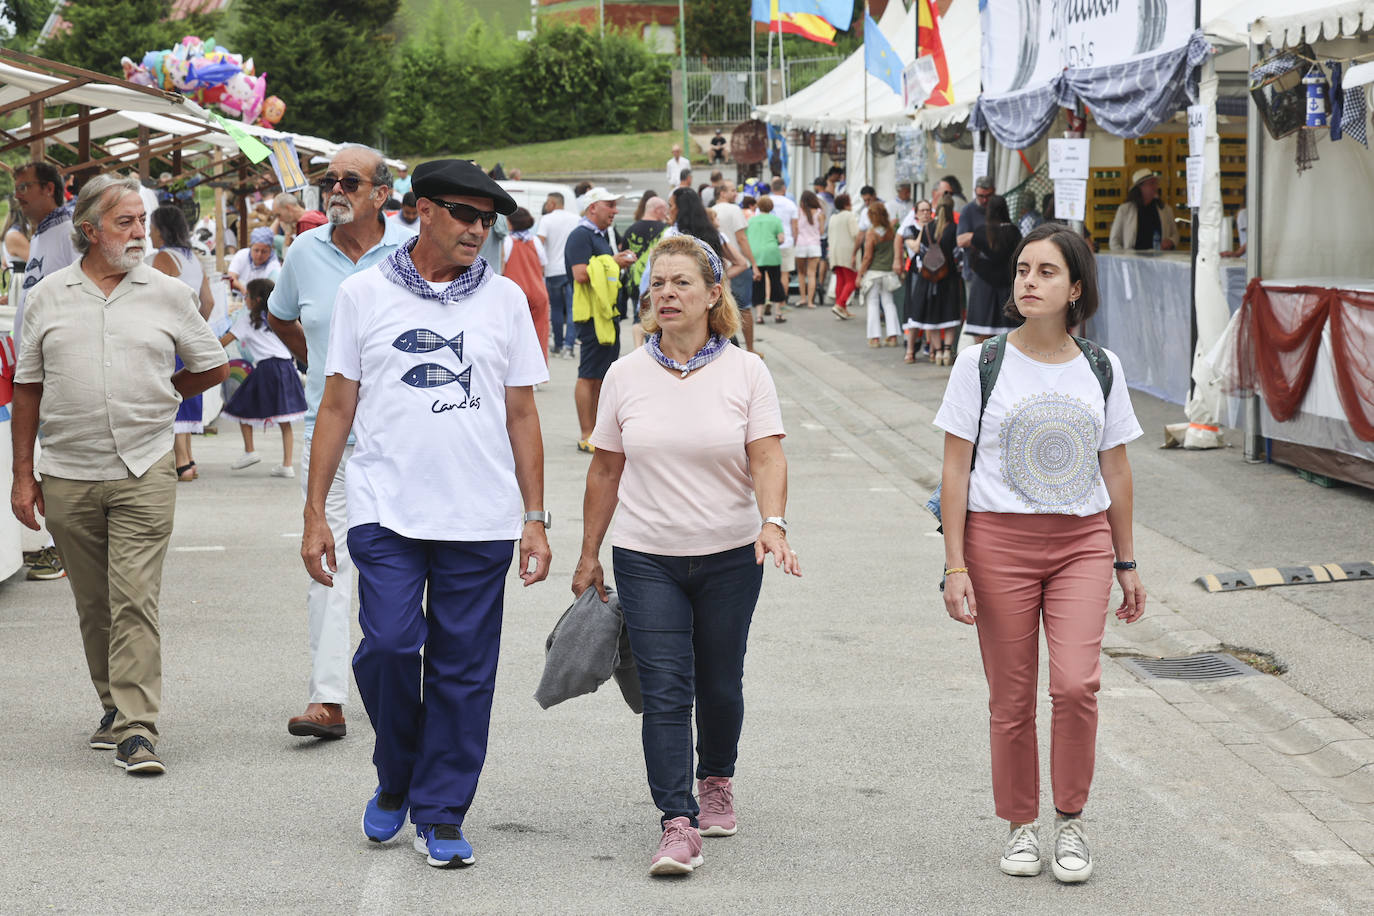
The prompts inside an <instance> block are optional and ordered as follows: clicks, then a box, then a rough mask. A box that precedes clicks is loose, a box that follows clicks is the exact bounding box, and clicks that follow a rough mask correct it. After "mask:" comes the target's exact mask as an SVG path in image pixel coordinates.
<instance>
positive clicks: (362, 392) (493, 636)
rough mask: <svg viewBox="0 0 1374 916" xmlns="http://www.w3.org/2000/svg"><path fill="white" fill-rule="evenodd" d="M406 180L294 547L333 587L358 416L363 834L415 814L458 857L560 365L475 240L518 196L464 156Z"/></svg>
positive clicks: (318, 430) (344, 367)
mask: <svg viewBox="0 0 1374 916" xmlns="http://www.w3.org/2000/svg"><path fill="white" fill-rule="evenodd" d="M411 190H412V191H413V192H414V194H415V197H416V209H417V211H418V212H419V219H420V232H419V235H418V236H416V237H415V238H413V239H411V240H409V241H407V242H405V243H404V244H403V245H402V246H401V247H399V248H398V249H397V250H396V251H395V252H394V253H393V254H392V255H391V256H390V257H388V258H387V259H385V260H384V261H382V262H381V263H379V264H378V265H377V266H376V267H374V268H371V269H369V270H366V271H362V272H360V273H357V274H355V275H353V276H352V277H349V278H348V279H347V280H345V281H344V282H343V284H342V285H341V286H340V287H339V295H338V299H337V300H336V301H335V304H334V317H333V323H332V325H331V328H330V337H329V355H328V358H327V360H326V363H325V374H326V376H327V379H326V381H325V390H324V399H323V401H322V403H321V404H320V410H319V416H318V418H317V420H316V423H315V449H316V453H315V461H316V462H318V465H319V467H320V469H321V471H322V472H323V473H322V474H320V476H319V485H318V486H317V485H316V478H315V477H313V476H312V477H311V482H310V490H309V493H308V494H307V497H306V508H305V534H304V538H303V543H302V546H301V556H302V559H303V560H304V561H305V566H306V569H307V570H308V571H309V573H310V575H311V576H312V577H313V578H314V579H315V580H316V581H318V582H321V583H323V584H325V585H330V584H331V583H332V575H331V573H332V571H333V569H334V549H335V544H334V538H333V536H332V534H331V533H330V529H329V526H328V524H326V522H325V519H324V504H325V497H326V495H327V491H328V487H327V483H328V480H329V478H330V477H331V476H332V470H333V466H334V464H335V463H336V462H337V461H338V459H339V456H340V455H341V454H342V453H343V450H344V444H345V442H346V441H347V439H348V434H349V430H350V428H351V429H352V430H353V434H354V436H355V438H356V440H357V444H356V446H355V448H354V453H353V457H352V459H351V460H350V461H349V465H348V525H349V528H348V548H349V551H350V553H351V554H352V557H353V563H354V565H355V566H356V568H357V570H358V595H359V599H360V600H359V605H360V606H359V611H358V622H359V624H360V626H361V628H362V632H363V638H362V642H361V643H360V644H359V646H358V651H357V653H356V654H355V655H354V657H353V673H354V676H355V678H356V679H357V682H358V692H359V693H360V694H361V695H362V698H363V703H364V705H365V706H366V707H367V712H368V716H369V717H371V719H372V727H373V730H374V731H375V732H376V735H377V743H376V750H375V751H374V753H373V757H372V760H373V763H374V764H375V765H376V767H377V789H376V791H375V792H374V793H373V796H372V798H371V800H369V801H368V803H367V805H366V807H365V808H364V812H363V833H364V834H365V835H366V836H367V838H368V839H370V840H374V841H376V842H385V841H387V840H389V839H391V838H392V837H394V836H395V835H396V834H397V833H398V832H400V830H401V828H402V827H403V826H404V825H405V821H406V815H407V812H408V813H409V815H410V819H411V821H413V822H414V824H415V826H416V837H415V841H414V845H415V848H416V850H418V851H420V852H421V853H424V855H425V856H426V859H427V861H428V862H429V864H430V865H433V866H436V867H439V868H455V867H461V866H463V865H469V864H471V863H472V861H473V852H472V846H471V844H470V843H469V842H468V840H467V838H466V837H465V836H464V835H463V831H462V824H463V820H464V818H465V816H466V815H467V811H468V808H469V806H470V805H471V804H472V800H473V797H474V795H475V793H476V791H477V779H478V776H479V775H480V774H481V771H482V764H483V762H484V761H485V759H486V751H487V727H488V723H489V720H490V717H491V703H492V694H493V692H494V687H495V681H496V660H497V651H498V648H499V645H500V639H501V611H502V602H503V596H504V589H505V579H506V573H507V571H508V570H509V568H510V562H511V556H512V552H513V549H514V546H515V544H516V542H517V541H518V542H519V556H520V578H521V579H522V580H524V583H525V584H526V585H533V584H534V583H535V582H538V581H540V580H542V579H543V578H544V577H545V576H546V575H547V574H548V569H549V560H550V553H549V543H548V538H547V537H546V535H545V533H544V529H545V528H546V527H548V525H549V515H548V513H547V512H545V511H544V446H543V440H542V438H541V437H540V432H539V414H538V412H537V411H536V409H535V403H534V392H533V386H534V385H536V384H538V383H539V382H543V381H547V380H548V377H549V376H548V370H547V367H546V365H545V362H544V350H543V346H542V342H541V341H539V340H538V339H537V335H536V334H535V330H534V322H533V321H532V320H531V318H530V310H529V305H528V303H527V302H526V300H525V296H524V294H523V293H522V292H521V291H520V288H519V287H518V286H516V285H515V283H513V282H512V281H510V280H507V279H506V278H504V277H501V276H498V275H497V274H496V272H495V270H494V269H493V268H492V266H491V265H490V264H488V263H487V262H486V261H485V260H484V259H483V258H482V257H480V256H479V254H478V251H479V250H480V249H481V247H482V243H483V241H485V239H486V237H487V233H488V231H489V230H490V228H491V226H492V224H493V223H495V222H496V217H497V214H498V213H506V214H509V213H511V212H513V211H514V210H515V201H513V200H512V199H511V198H510V196H509V195H508V194H506V192H505V191H503V190H502V189H501V187H500V186H499V185H498V184H496V182H495V181H493V180H492V179H490V178H488V177H487V176H486V175H485V174H483V173H482V171H481V170H480V169H479V168H477V167H476V166H475V165H473V164H472V163H470V162H466V161H462V160H455V159H447V160H438V161H433V162H426V163H424V164H422V165H420V166H418V167H417V168H416V169H415V175H414V179H413V181H412V184H411ZM531 561H533V563H532V564H531ZM426 591H427V592H428V607H427V608H426V607H425V606H424V600H425V597H426Z"/></svg>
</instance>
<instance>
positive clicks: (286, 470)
mask: <svg viewBox="0 0 1374 916" xmlns="http://www.w3.org/2000/svg"><path fill="white" fill-rule="evenodd" d="M272 476H273V477H295V476H296V469H295V468H293V467H291V465H289V464H282V465H278V466H277V467H274V468H273V469H272Z"/></svg>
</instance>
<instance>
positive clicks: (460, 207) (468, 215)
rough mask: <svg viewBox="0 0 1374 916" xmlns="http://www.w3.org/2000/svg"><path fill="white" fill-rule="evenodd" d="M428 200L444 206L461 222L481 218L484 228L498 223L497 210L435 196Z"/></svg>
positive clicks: (471, 221)
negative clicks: (479, 208)
mask: <svg viewBox="0 0 1374 916" xmlns="http://www.w3.org/2000/svg"><path fill="white" fill-rule="evenodd" d="M426 200H429V201H431V202H433V203H436V204H438V205H439V206H441V207H443V208H444V209H445V210H447V211H448V213H449V216H452V217H453V218H454V219H456V220H458V221H460V222H464V223H475V222H477V221H478V220H481V221H482V228H484V229H490V228H491V227H492V226H495V225H496V211H495V210H478V209H477V208H476V207H469V206H468V205H467V204H457V203H453V202H452V201H448V200H439V199H437V198H434V197H429V198H426Z"/></svg>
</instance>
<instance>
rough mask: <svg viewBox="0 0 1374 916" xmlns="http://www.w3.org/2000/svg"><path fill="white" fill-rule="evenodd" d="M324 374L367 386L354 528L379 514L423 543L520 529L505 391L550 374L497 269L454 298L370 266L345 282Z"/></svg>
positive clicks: (525, 313) (515, 293)
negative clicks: (424, 292)
mask: <svg viewBox="0 0 1374 916" xmlns="http://www.w3.org/2000/svg"><path fill="white" fill-rule="evenodd" d="M324 371H325V375H326V376H329V375H342V376H344V377H345V378H349V379H353V380H354V381H357V382H359V383H360V384H359V389H358V410H357V413H356V414H355V415H354V419H353V435H354V437H355V438H356V440H357V445H356V447H355V449H354V452H353V457H352V458H350V459H349V462H348V474H347V480H348V524H349V527H353V526H355V525H364V524H367V523H369V522H375V523H377V524H379V525H381V526H382V527H384V528H389V529H390V530H392V531H394V532H396V533H397V534H400V535H402V536H404V537H408V538H415V539H417V540H435V541H494V540H515V539H517V538H519V537H520V531H521V528H522V527H523V525H522V522H521V516H522V515H523V514H524V502H523V501H522V499H521V497H520V487H519V485H518V484H517V482H516V479H515V457H514V455H513V453H512V452H511V445H510V437H509V435H508V434H507V432H506V388H507V387H513V388H514V387H524V386H527V385H535V384H538V383H540V382H546V381H548V379H549V371H548V367H547V366H546V365H545V363H544V352H543V348H542V347H540V345H539V340H538V335H537V334H536V333H535V330H534V321H533V320H532V319H531V317H530V307H529V303H528V302H527V301H526V299H525V294H524V293H522V292H521V291H520V287H518V286H516V285H515V283H513V282H512V281H510V280H507V279H506V278H505V277H500V276H496V275H495V274H494V273H491V272H488V275H487V279H486V280H484V281H483V283H482V285H481V286H480V287H479V288H478V289H477V291H476V292H475V293H473V294H472V295H471V296H469V297H467V298H465V299H461V300H459V301H457V302H451V303H445V302H441V301H438V300H435V299H425V298H422V297H420V296H417V295H415V294H414V293H412V292H410V291H409V290H407V289H404V288H403V287H401V286H398V285H396V284H395V283H392V282H391V281H390V280H388V279H387V278H386V276H385V275H384V274H383V273H382V271H381V268H380V267H372V268H369V269H367V270H364V271H360V272H359V273H356V274H354V275H353V276H351V277H349V278H348V279H346V280H344V281H343V283H342V284H341V285H340V286H339V295H338V298H337V299H336V300H335V302H334V317H333V321H332V324H331V327H330V332H329V356H328V358H327V359H326V360H325V370H324Z"/></svg>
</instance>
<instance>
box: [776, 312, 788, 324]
mask: <svg viewBox="0 0 1374 916" xmlns="http://www.w3.org/2000/svg"><path fill="white" fill-rule="evenodd" d="M786 320H787V319H786V318H784V317H782V309H778V313H777V314H776V315H774V316H773V323H774V324H782V323H783V322H784V321H786Z"/></svg>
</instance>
